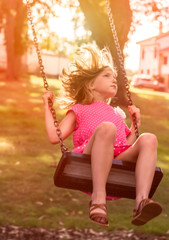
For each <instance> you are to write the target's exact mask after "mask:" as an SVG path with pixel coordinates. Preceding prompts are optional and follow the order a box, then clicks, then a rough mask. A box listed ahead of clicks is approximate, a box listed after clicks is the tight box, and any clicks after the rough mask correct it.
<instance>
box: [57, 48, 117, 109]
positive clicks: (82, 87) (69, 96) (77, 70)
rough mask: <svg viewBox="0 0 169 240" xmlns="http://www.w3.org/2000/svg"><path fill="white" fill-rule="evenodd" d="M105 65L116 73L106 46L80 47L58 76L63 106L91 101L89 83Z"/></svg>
mask: <svg viewBox="0 0 169 240" xmlns="http://www.w3.org/2000/svg"><path fill="white" fill-rule="evenodd" d="M107 67H110V68H111V69H112V70H113V72H114V74H115V75H116V70H115V68H114V66H113V59H112V56H111V53H110V51H109V49H108V48H106V47H105V48H103V49H102V50H99V49H98V48H97V47H95V46H93V45H92V46H91V45H85V46H83V47H82V48H80V50H79V51H78V54H77V56H75V59H74V61H72V62H71V63H70V64H69V65H68V67H67V68H64V69H63V71H62V75H61V77H60V79H61V81H62V87H63V90H64V93H63V94H64V98H63V99H62V100H63V101H62V103H63V104H64V107H68V108H70V107H72V106H73V105H75V104H77V103H80V104H90V103H92V102H93V95H92V93H91V91H90V88H89V85H90V84H91V82H92V81H93V80H94V79H95V78H96V77H97V76H98V75H99V74H100V73H101V72H102V71H103V70H104V69H105V68H107Z"/></svg>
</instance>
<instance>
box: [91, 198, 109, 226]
mask: <svg viewBox="0 0 169 240" xmlns="http://www.w3.org/2000/svg"><path fill="white" fill-rule="evenodd" d="M89 207H90V212H89V218H90V220H91V221H92V222H94V223H97V224H99V225H101V226H106V227H108V226H109V223H108V218H107V212H106V204H104V203H102V204H96V203H92V201H90V203H89ZM96 208H100V209H102V210H103V211H104V212H105V214H104V213H99V212H95V213H91V211H93V210H95V209H96ZM98 218H102V219H105V222H104V223H103V222H100V221H97V219H98ZM95 219H96V220H95Z"/></svg>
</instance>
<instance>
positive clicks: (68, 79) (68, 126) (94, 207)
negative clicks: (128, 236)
mask: <svg viewBox="0 0 169 240" xmlns="http://www.w3.org/2000/svg"><path fill="white" fill-rule="evenodd" d="M61 80H62V85H63V88H64V90H65V97H66V99H67V100H68V101H67V102H66V106H67V107H69V108H70V109H69V110H68V112H67V113H66V116H65V118H64V119H63V121H62V122H61V124H60V129H61V131H62V137H63V139H65V138H67V137H68V136H69V135H70V134H71V133H72V132H74V134H73V143H74V146H75V148H74V150H73V151H74V152H80V153H85V154H91V169H92V179H93V192H92V195H91V201H90V204H89V207H90V209H89V217H90V219H91V220H92V221H94V222H95V223H97V224H100V225H104V226H108V218H107V212H106V205H105V204H106V187H105V186H106V181H107V177H108V174H109V171H110V168H111V165H112V159H113V158H115V159H120V160H122V161H132V162H136V171H135V176H136V201H135V208H134V212H133V219H132V223H133V224H135V225H143V224H145V223H146V222H148V221H149V220H151V219H152V218H154V217H156V216H158V215H159V214H160V213H161V211H162V208H161V205H160V204H159V203H158V202H155V201H153V200H150V199H148V195H149V191H150V188H151V184H152V180H153V176H154V171H155V166H156V155H157V138H156V136H155V135H153V134H151V133H144V134H142V135H140V136H139V138H138V139H137V140H136V137H135V131H134V125H133V123H132V124H131V127H130V129H129V128H128V127H127V125H126V124H125V123H124V121H123V118H124V115H125V114H124V112H123V111H122V110H120V112H119V113H118V111H117V110H118V109H113V108H112V107H111V106H110V105H109V104H108V102H109V100H110V99H111V98H113V97H115V95H116V93H117V81H116V71H115V69H114V67H113V63H112V58H111V54H110V52H109V51H108V50H107V49H106V48H104V49H103V50H98V49H96V48H94V47H91V46H86V47H83V48H82V50H81V52H80V53H79V56H78V57H76V59H75V60H74V61H73V62H72V63H71V64H70V65H69V66H68V68H67V69H63V73H62V76H61ZM49 99H50V100H51V101H53V94H52V92H49V91H46V92H45V93H44V95H43V100H44V104H45V122H46V129H47V133H48V137H49V140H50V142H51V143H53V144H57V143H59V140H58V137H57V135H56V130H55V127H54V124H53V118H52V115H51V112H50V110H49V106H48V100H49ZM128 110H129V113H130V117H131V119H132V115H133V114H135V116H136V121H137V125H138V127H139V126H140V110H139V109H138V108H137V107H135V106H134V105H132V106H129V107H128Z"/></svg>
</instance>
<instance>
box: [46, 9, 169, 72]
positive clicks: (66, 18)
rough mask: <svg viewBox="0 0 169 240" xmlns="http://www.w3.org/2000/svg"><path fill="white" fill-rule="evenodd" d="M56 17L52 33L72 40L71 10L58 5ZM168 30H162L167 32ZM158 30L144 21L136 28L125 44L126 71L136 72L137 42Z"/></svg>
mask: <svg viewBox="0 0 169 240" xmlns="http://www.w3.org/2000/svg"><path fill="white" fill-rule="evenodd" d="M55 11H56V13H57V15H58V17H57V18H51V19H50V20H49V25H50V28H51V30H52V31H54V32H56V33H57V34H58V35H59V36H61V37H67V38H69V39H73V38H74V30H73V23H72V22H71V18H72V17H73V15H74V12H73V10H70V9H69V8H61V7H59V6H58V5H57V6H56V8H55ZM167 30H169V29H164V31H167ZM158 33H159V29H158V24H157V22H153V23H151V22H148V21H146V19H144V20H143V21H142V25H141V26H138V27H137V28H136V31H135V32H134V33H133V34H132V35H131V36H130V38H129V41H128V42H127V44H126V46H125V49H124V53H125V55H127V57H126V59H125V67H126V69H130V70H132V71H137V70H138V68H139V53H140V47H139V44H137V42H139V41H141V40H144V39H147V38H150V37H153V36H155V35H158ZM78 34H79V35H81V34H84V29H83V28H80V29H79V30H78Z"/></svg>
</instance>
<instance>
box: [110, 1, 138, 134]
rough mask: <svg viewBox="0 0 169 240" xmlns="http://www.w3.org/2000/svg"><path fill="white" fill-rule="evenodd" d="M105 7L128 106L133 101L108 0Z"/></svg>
mask: <svg viewBox="0 0 169 240" xmlns="http://www.w3.org/2000/svg"><path fill="white" fill-rule="evenodd" d="M106 7H107V13H108V18H109V23H110V27H111V31H112V34H113V38H114V43H115V47H116V51H117V55H118V59H119V64H120V68H121V71H122V76H123V80H124V83H125V88H126V93H127V97H128V103H129V106H131V105H133V101H132V99H131V93H130V91H129V89H130V85H129V81H128V78H127V76H126V71H125V68H124V59H123V55H122V52H121V48H120V44H119V40H118V36H117V32H116V28H115V24H114V20H113V14H112V11H111V7H110V2H109V0H106ZM132 118H133V124H134V129H135V135H136V137H137V138H138V137H139V131H138V126H137V121H136V116H135V115H133V116H132Z"/></svg>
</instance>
